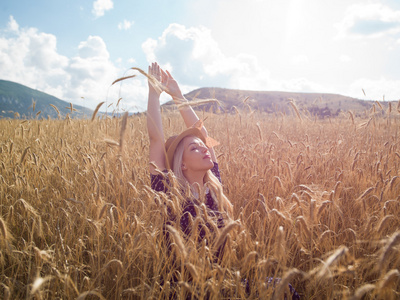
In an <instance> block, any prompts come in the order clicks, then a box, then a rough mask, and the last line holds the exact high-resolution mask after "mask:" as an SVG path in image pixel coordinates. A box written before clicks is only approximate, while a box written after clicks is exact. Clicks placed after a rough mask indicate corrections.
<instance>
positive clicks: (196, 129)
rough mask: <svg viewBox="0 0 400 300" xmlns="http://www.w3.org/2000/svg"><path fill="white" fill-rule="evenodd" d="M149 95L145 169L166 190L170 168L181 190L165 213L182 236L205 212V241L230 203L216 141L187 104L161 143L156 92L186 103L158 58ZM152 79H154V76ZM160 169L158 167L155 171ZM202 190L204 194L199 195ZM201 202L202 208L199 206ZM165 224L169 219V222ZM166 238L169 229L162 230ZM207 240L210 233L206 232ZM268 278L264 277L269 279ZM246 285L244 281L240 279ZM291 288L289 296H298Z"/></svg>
mask: <svg viewBox="0 0 400 300" xmlns="http://www.w3.org/2000/svg"><path fill="white" fill-rule="evenodd" d="M148 73H149V75H150V76H149V100H148V108H147V127H148V133H149V138H150V147H149V152H150V162H151V164H150V173H151V187H152V189H153V190H155V191H162V192H165V193H170V192H171V189H174V188H173V186H174V182H171V180H170V177H168V176H167V174H168V171H167V170H171V171H172V172H173V174H174V178H172V181H174V180H175V181H176V183H177V189H174V190H178V191H179V192H180V193H181V196H182V197H177V198H178V199H180V202H179V203H178V207H177V208H175V211H174V212H171V210H169V218H170V220H171V221H175V220H176V218H175V215H177V214H179V216H180V218H179V219H178V222H179V224H180V227H181V229H182V231H183V232H184V234H185V236H186V237H188V236H189V235H190V234H191V232H192V231H194V230H197V229H196V228H191V226H190V225H191V224H192V222H190V221H189V219H192V220H193V219H195V218H196V216H198V214H199V212H200V211H202V213H206V214H207V215H206V216H203V218H204V219H205V220H206V222H205V225H206V226H202V227H201V228H200V229H199V230H198V241H199V242H202V241H203V240H204V239H206V241H208V240H209V239H210V238H209V237H208V236H206V235H207V232H209V233H210V234H211V235H212V234H213V232H214V230H213V228H214V225H216V227H218V228H221V227H223V226H224V218H227V217H228V218H229V216H231V215H232V204H231V203H230V201H229V200H228V199H227V197H226V196H225V195H224V193H223V190H222V185H221V177H220V173H219V168H218V163H217V159H216V156H215V152H214V149H213V145H215V141H214V140H213V139H211V138H210V137H208V133H207V130H206V129H205V128H204V126H202V124H201V122H200V120H199V118H198V116H197V115H196V113H195V112H194V110H193V109H192V108H191V106H190V105H184V106H180V107H181V108H180V109H179V111H180V114H181V116H182V118H183V120H184V122H185V124H186V126H187V127H188V129H186V130H184V131H183V132H182V133H180V134H179V135H176V136H173V137H170V138H169V139H168V140H167V142H166V143H164V132H163V128H162V122H161V112H160V101H159V99H160V94H161V93H162V92H163V91H165V92H166V93H168V94H169V95H170V96H171V97H172V99H173V101H174V102H175V103H176V104H182V103H186V102H187V100H186V99H185V97H184V96H183V94H182V92H181V90H180V88H179V86H178V84H177V82H176V80H175V79H174V78H173V77H172V75H171V74H170V73H169V72H168V71H163V70H162V69H161V68H160V66H159V65H158V64H157V63H152V64H151V66H149V70H148ZM153 79H155V82H154V81H153ZM160 170H162V171H160ZM202 195H203V197H202ZM202 203H204V205H205V207H206V212H204V211H203V210H200V209H199V207H200V206H201V205H202ZM167 224H170V223H169V221H168V222H167ZM166 236H167V239H168V240H169V234H168V232H166ZM211 239H212V237H211ZM223 247H224V245H223V244H222V246H220V247H219V248H218V249H217V251H216V253H215V260H219V259H221V256H222V253H223ZM271 280H272V279H268V282H271ZM243 283H244V285H245V286H246V289H247V290H248V285H249V284H248V281H247V280H246V279H244V280H243ZM297 297H298V295H297V293H296V292H294V295H293V299H298V298H297Z"/></svg>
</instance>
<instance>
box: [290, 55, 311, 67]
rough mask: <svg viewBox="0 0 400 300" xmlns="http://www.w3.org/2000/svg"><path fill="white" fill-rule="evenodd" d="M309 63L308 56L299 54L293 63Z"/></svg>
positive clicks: (293, 59)
mask: <svg viewBox="0 0 400 300" xmlns="http://www.w3.org/2000/svg"><path fill="white" fill-rule="evenodd" d="M309 62H310V61H309V59H308V56H307V55H304V54H297V55H295V56H293V57H292V63H293V64H295V65H305V64H308V63H309Z"/></svg>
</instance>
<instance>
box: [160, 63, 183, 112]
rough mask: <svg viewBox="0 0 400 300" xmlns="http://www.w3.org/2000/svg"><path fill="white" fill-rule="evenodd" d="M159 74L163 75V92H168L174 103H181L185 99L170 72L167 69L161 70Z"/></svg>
mask: <svg viewBox="0 0 400 300" xmlns="http://www.w3.org/2000/svg"><path fill="white" fill-rule="evenodd" d="M161 74H162V76H163V77H165V79H166V81H165V85H164V86H165V92H166V93H167V94H169V95H170V96H171V97H172V99H173V100H174V102H175V103H178V104H179V103H181V102H182V101H185V98H184V97H183V95H182V92H181V89H180V88H179V85H178V82H177V81H176V80H175V79H174V78H173V77H172V75H171V73H169V72H168V71H165V72H164V70H161Z"/></svg>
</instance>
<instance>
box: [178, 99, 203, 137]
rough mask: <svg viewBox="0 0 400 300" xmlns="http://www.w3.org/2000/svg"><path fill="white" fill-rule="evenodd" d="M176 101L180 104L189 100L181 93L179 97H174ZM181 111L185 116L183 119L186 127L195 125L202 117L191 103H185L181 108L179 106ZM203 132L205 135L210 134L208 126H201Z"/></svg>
mask: <svg viewBox="0 0 400 300" xmlns="http://www.w3.org/2000/svg"><path fill="white" fill-rule="evenodd" d="M173 100H174V102H175V103H177V104H178V105H179V104H185V103H187V102H188V100H187V99H186V98H185V97H184V96H183V95H181V96H180V97H179V99H178V98H174V99H173ZM179 112H180V114H181V116H182V118H183V121H184V122H185V125H186V127H191V126H193V125H194V124H195V123H196V122H197V121H199V120H200V118H199V117H198V116H197V114H196V112H195V111H194V110H193V108H192V107H191V106H190V105H184V106H182V107H181V108H179ZM201 131H202V133H203V134H204V136H208V134H207V130H206V128H205V127H204V126H203V127H202V128H201Z"/></svg>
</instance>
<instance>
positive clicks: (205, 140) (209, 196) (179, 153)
mask: <svg viewBox="0 0 400 300" xmlns="http://www.w3.org/2000/svg"><path fill="white" fill-rule="evenodd" d="M149 75H151V76H153V77H154V78H155V79H156V80H157V82H156V83H154V82H152V81H151V80H149V101H148V108H147V128H148V133H149V138H150V147H149V152H150V157H149V158H150V162H152V163H151V164H150V174H151V186H152V188H153V189H154V190H155V191H163V192H169V188H170V185H171V183H170V182H169V181H168V179H167V178H166V176H165V175H166V174H165V172H164V173H163V172H160V171H159V170H172V171H173V174H174V175H175V177H176V180H177V182H178V185H179V188H178V189H179V190H181V191H182V193H183V194H184V195H185V197H182V198H181V203H179V206H180V207H179V209H178V211H179V213H180V215H181V218H180V225H181V229H182V231H183V232H184V233H185V234H186V235H188V234H190V232H191V228H190V227H189V218H190V216H189V214H190V215H191V217H192V218H195V217H196V216H197V213H196V206H198V204H200V203H202V200H203V201H204V204H205V205H206V208H207V212H208V216H210V217H211V218H214V220H215V221H216V224H217V226H218V227H219V228H221V227H222V226H223V216H224V215H231V214H232V204H231V203H230V202H229V200H228V199H227V198H226V197H225V195H224V194H223V191H222V186H221V178H220V174H219V169H218V163H217V159H216V156H215V152H214V149H213V148H212V145H213V140H212V139H211V138H209V137H208V134H207V131H206V129H205V128H204V126H202V125H201V124H200V123H201V122H200V120H199V118H198V116H197V115H196V113H195V112H194V111H193V109H192V108H191V107H190V106H189V105H188V106H184V107H183V108H181V109H180V113H181V115H182V117H183V120H184V122H185V124H186V126H187V127H189V128H188V129H187V130H185V131H183V132H182V133H181V134H179V135H177V136H173V137H170V138H169V139H168V140H167V142H166V143H164V132H163V128H162V122H161V112H160V101H159V99H160V94H161V92H162V91H165V92H167V93H168V94H169V95H170V96H171V97H172V99H173V101H174V102H175V103H176V104H182V103H184V102H186V101H187V100H186V99H185V98H184V96H183V95H182V92H181V90H180V88H179V86H178V84H177V82H176V80H175V79H174V78H173V77H172V76H171V74H170V73H169V72H168V71H166V72H164V71H163V70H162V69H161V68H160V67H159V65H158V64H157V63H153V64H152V65H151V66H149ZM196 124H197V125H200V126H199V127H200V128H198V127H194V126H196ZM207 145H208V146H207ZM202 194H204V195H205V196H204V199H200V198H201V197H200V195H202ZM213 195H214V196H213ZM181 209H182V210H181ZM207 227H208V228H209V229H212V224H208V225H207ZM205 231H206V230H205V229H204V228H203V229H201V230H200V232H199V239H200V240H202V239H204V237H205V234H206V232H205ZM218 255H219V253H217V256H218Z"/></svg>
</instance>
